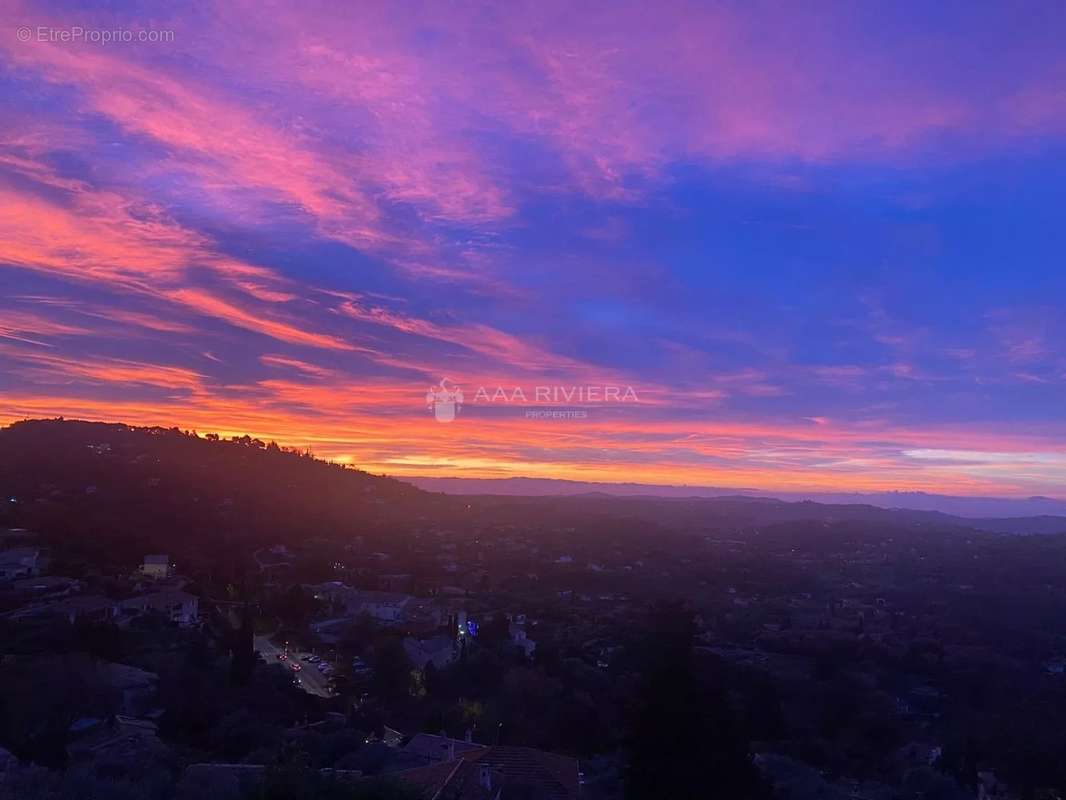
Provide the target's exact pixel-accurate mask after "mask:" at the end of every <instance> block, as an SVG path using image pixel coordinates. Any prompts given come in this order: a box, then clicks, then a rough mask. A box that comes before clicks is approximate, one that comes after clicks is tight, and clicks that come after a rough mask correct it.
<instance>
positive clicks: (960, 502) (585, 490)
mask: <svg viewBox="0 0 1066 800" xmlns="http://www.w3.org/2000/svg"><path fill="white" fill-rule="evenodd" d="M403 480H405V481H407V482H408V483H413V484H414V485H415V486H417V487H419V488H420V489H425V490H427V491H431V492H444V493H445V494H466V495H521V496H527V497H545V496H558V495H597V494H598V495H603V496H612V497H633V496H644V497H664V498H698V497H704V498H709V497H734V498H735V497H751V498H773V499H777V500H787V501H792V502H795V501H803V500H809V501H813V502H816V503H826V504H832V505H870V506H877V507H879V508H889V509H894V508H900V509H908V510H911V511H939V512H941V513H942V514H951V515H953V516H957V517H972V518H988V517H1034V516H1061V517H1066V500H1057V499H1055V498H1051V497H965V496H954V495H943V494H928V493H926V492H871V493H867V494H857V493H848V492H767V491H762V490H760V489H725V488H718V487H713V486H670V485H656V484H642V483H591V482H585V481H567V480H555V479H551V478H485V479H478V478H404V479H403Z"/></svg>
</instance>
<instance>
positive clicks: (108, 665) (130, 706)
mask: <svg viewBox="0 0 1066 800" xmlns="http://www.w3.org/2000/svg"><path fill="white" fill-rule="evenodd" d="M94 672H95V674H96V675H97V677H98V678H99V679H100V680H101V681H102V682H103V683H105V684H106V685H107V686H108V687H109V688H110V689H111V690H113V691H114V692H115V693H116V695H117V696H118V697H119V698H121V705H120V710H121V712H122V713H123V714H126V715H128V716H136V715H140V714H146V713H148V711H150V710H151V708H152V704H153V703H154V702H155V698H156V689H157V687H158V685H159V676H158V675H156V674H155V673H154V672H148V671H147V670H143V669H138V668H137V667H133V666H130V665H129V664H119V663H117V662H114V661H104V662H99V663H97V664H96V665H95V667H94Z"/></svg>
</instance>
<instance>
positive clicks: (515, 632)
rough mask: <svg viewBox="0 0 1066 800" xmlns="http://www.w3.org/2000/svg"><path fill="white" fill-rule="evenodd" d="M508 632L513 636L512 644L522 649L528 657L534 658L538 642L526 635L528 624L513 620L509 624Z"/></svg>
mask: <svg viewBox="0 0 1066 800" xmlns="http://www.w3.org/2000/svg"><path fill="white" fill-rule="evenodd" d="M508 633H509V634H510V636H511V645H512V646H514V647H517V648H518V649H519V650H521V651H522V652H523V653H524V654H525V656H526V658H532V657H533V651H534V650H536V649H537V643H536V642H534V641H533V640H532V639H530V638H529V637H528V636H526V626H525V625H517V624H515V623H514V622H512V623H511V624H510V625H508Z"/></svg>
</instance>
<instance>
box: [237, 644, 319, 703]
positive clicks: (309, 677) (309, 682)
mask: <svg viewBox="0 0 1066 800" xmlns="http://www.w3.org/2000/svg"><path fill="white" fill-rule="evenodd" d="M255 651H256V652H257V653H259V654H260V655H262V656H263V660H264V661H266V663H268V664H281V665H282V666H283V667H285V669H287V670H290V672H291V670H292V667H290V666H289V664H290V663H292V662H293V660H295V662H296V663H297V664H299V665H300V666H301V667H303V669H301V670H300V671H299V672H292V673H291V674H292V675H294V676H296V677H297V678H299V679H300V686H301V688H302V689H303V690H304V691H305V692H307V693H308V694H317V695H318V696H319V697H329V696H330V693H329V687H328V686H327V684H326V676H325V675H323V674H322V673H321V672H319V671H318V665H317V664H308V663H307V662H306V661H300V656H303V655H306V654H305V653H302V652H296V651H290V652H289V660H288V661H278V653H283V652H285V648H283V647H278V646H277V645H276V644H274V643H273V642H272V641H270V639H268V638H267V637H266V636H256V637H255Z"/></svg>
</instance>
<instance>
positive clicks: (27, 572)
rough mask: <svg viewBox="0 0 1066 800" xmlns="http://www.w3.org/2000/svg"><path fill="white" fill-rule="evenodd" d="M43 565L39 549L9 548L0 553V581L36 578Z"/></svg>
mask: <svg viewBox="0 0 1066 800" xmlns="http://www.w3.org/2000/svg"><path fill="white" fill-rule="evenodd" d="M43 565H44V559H43V558H42V557H41V550H40V548H39V547H11V548H9V549H7V550H3V551H0V581H13V580H17V579H18V578H36V577H37V576H38V575H40V574H41V568H42V567H43Z"/></svg>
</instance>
